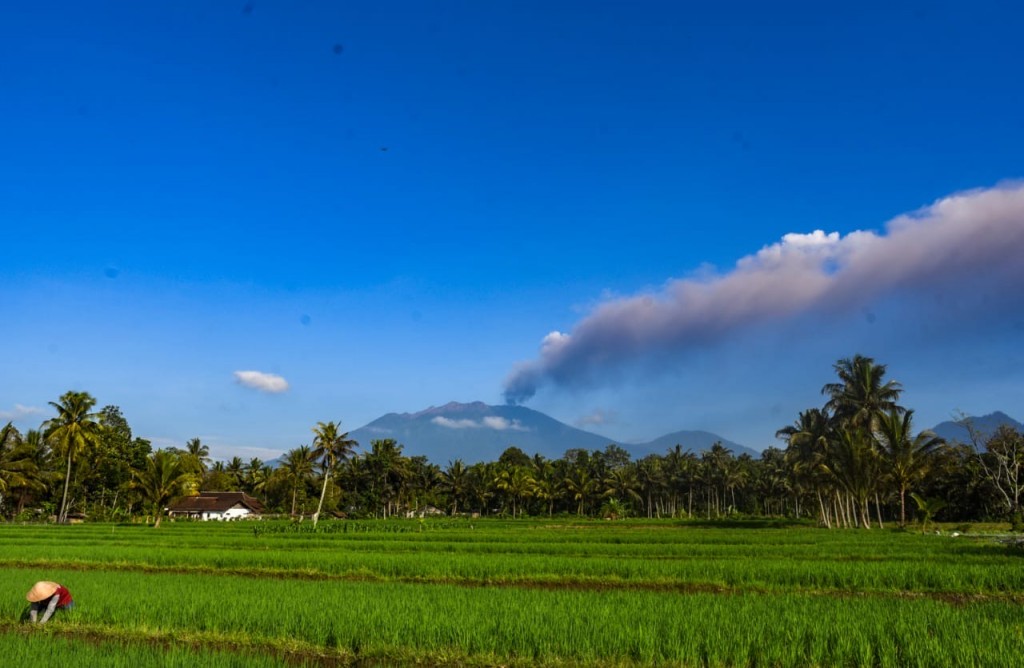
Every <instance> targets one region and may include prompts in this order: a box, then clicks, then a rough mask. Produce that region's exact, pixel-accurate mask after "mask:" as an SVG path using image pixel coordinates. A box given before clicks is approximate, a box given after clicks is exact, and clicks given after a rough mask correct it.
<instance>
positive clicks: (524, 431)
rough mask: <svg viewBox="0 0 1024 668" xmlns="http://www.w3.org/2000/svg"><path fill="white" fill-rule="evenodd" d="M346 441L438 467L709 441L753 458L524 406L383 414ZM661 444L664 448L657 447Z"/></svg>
mask: <svg viewBox="0 0 1024 668" xmlns="http://www.w3.org/2000/svg"><path fill="white" fill-rule="evenodd" d="M349 436H350V437H351V438H354V439H356V440H357V441H359V444H360V446H362V447H363V448H369V446H370V441H372V440H376V439H383V438H393V439H395V440H396V441H398V442H399V443H401V444H402V445H404V446H405V454H407V455H425V456H426V457H427V459H429V460H430V461H431V462H433V463H435V464H440V465H442V466H443V465H444V464H446V463H447V462H448V461H454V460H455V459H462V460H463V461H465V462H466V463H474V462H479V461H495V460H497V459H498V457H500V456H501V453H502V452H504V451H505V449H506V448H508V447H509V446H511V445H515V446H516V447H518V448H519V449H521V450H522V451H523V452H525V453H526V454H528V455H533V454H535V453H540V454H541V455H544V456H545V457H548V458H551V459H554V458H557V457H561V456H562V455H564V454H565V451H566V450H569V449H571V448H585V449H587V450H604V449H605V448H606V447H607V446H608V445H609V444H611V443H615V444H618V445H621V446H622V447H623V448H625V449H626V450H628V451H629V452H630V454H631V455H633V457H634V458H636V457H642V456H644V455H647V454H650V453H652V452H656V453H658V454H664V453H665V451H666V450H668V449H669V448H670V447H672V446H674V445H675V444H676V443H680V444H682V445H683V446H685V447H686V449H688V450H693V451H695V452H700V451H702V450H706V449H707V448H710V447H711V444H712V443H714V442H715V441H722V444H723V445H725V446H726V447H727V448H730V449H731V450H732V451H733V453H734V454H736V455H739V454H740V453H742V452H747V453H752V454H753V455H754V456H757V453H756V452H754V451H753V450H750V449H749V448H745V447H744V446H742V445H738V444H736V443H731V442H729V441H726V440H725V439H723V438H721V437H719V436H716V435H714V434H710V433H708V432H690V431H681V432H676V433H674V434H669V435H667V436H663V437H661V438H659V439H655V440H654V441H651V442H649V443H644V444H637V445H633V444H629V443H622V442H620V441H618V440H617V439H613V438H608V437H606V436H601V435H600V434H594V433H592V432H589V431H584V430H582V429H577V428H575V427H570V426H569V425H567V424H565V423H563V422H559V421H558V420H556V419H554V418H552V417H550V416H548V415H545V414H544V413H541V412H539V411H535V410H533V409H530V408H526V407H525V406H490V405H488V404H485V403H483V402H480V401H477V402H473V403H469V404H462V403H458V402H454V401H453V402H451V403H448V404H445V405H444V406H438V407H434V406H431V407H430V408H428V409H426V410H424V411H420V412H418V413H388V414H387V415H384V416H382V417H380V418H377V419H376V420H374V421H373V422H370V423H369V424H367V425H365V426H363V427H360V428H359V429H356V430H354V431H353V432H351V433H350V434H349ZM669 442H670V443H669ZM662 443H669V444H668V445H665V446H664V447H662Z"/></svg>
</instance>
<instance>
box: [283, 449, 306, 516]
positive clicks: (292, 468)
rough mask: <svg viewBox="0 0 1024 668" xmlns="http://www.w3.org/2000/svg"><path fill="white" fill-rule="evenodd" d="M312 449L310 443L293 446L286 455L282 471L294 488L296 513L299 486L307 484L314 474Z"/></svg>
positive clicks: (293, 498) (293, 500)
mask: <svg viewBox="0 0 1024 668" xmlns="http://www.w3.org/2000/svg"><path fill="white" fill-rule="evenodd" d="M312 452H313V451H312V450H310V449H309V446H308V445H300V446H299V447H297V448H292V449H291V450H289V451H288V452H286V453H285V455H284V460H283V461H282V462H281V467H280V469H278V470H280V471H282V472H283V475H284V479H285V480H286V481H287V482H288V485H289V486H290V487H291V490H292V512H291V514H292V515H293V516H294V515H295V504H296V502H297V501H298V495H299V487H300V486H305V484H306V481H308V480H309V479H310V477H311V476H312V475H313V462H312V461H310V460H311V459H312V457H311V455H312Z"/></svg>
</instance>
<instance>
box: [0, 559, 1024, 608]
mask: <svg viewBox="0 0 1024 668" xmlns="http://www.w3.org/2000/svg"><path fill="white" fill-rule="evenodd" d="M0 567H2V568H10V569H32V570H39V569H43V570H65V571H79V572H103V571H108V572H136V573H153V574H165V575H166V574H171V575H213V576H217V575H221V576H238V577H246V578H252V579H257V580H258V579H278V580H306V581H339V582H381V583H386V582H394V583H401V584H423V585H451V586H456V587H470V588H474V587H504V588H516V587H519V588H526V589H545V590H558V589H565V590H588V591H609V590H620V591H650V592H665V593H677V594H693V593H705V594H721V595H736V594H743V593H754V594H772V593H800V594H806V595H811V596H831V597H844V596H846V597H849V596H859V597H875V598H909V599H914V598H929V599H934V600H938V601H943V602H946V603H950V604H954V605H963V604H966V603H977V602H982V601H1005V602H1009V603H1016V604H1024V593H1022V592H1005V591H1001V592H993V593H964V592H958V591H905V590H903V591H893V590H875V591H873V590H860V591H851V590H850V589H848V588H844V589H836V588H833V589H821V588H819V589H801V588H793V587H776V588H768V587H757V586H752V585H747V586H723V585H715V584H708V583H701V582H667V581H661V582H637V581H621V580H613V579H608V578H589V579H582V578H557V577H555V578H543V577H535V578H528V577H523V578H515V579H504V580H503V579H495V578H486V579H470V578H453V577H433V578H431V577H391V578H387V577H383V576H378V575H375V574H373V573H368V572H354V573H345V574H338V573H324V572H317V571H310V570H288V569H277V570H270V569H245V568H210V567H205V566H156V565H151V564H140V563H131V562H114V563H111V562H104V563H100V562H76V561H67V560H26V561H18V560H0Z"/></svg>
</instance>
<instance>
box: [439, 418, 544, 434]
mask: <svg viewBox="0 0 1024 668" xmlns="http://www.w3.org/2000/svg"><path fill="white" fill-rule="evenodd" d="M431 422H433V423H434V424H436V425H438V426H439V427H446V428H448V429H494V430H495V431H528V430H527V428H526V427H524V426H523V425H522V424H520V422H519V420H508V419H506V418H503V417H501V416H500V415H488V416H486V417H484V418H483V419H481V420H480V421H479V422H477V421H476V420H470V419H468V418H464V419H461V420H452V419H451V418H446V417H444V416H442V415H438V416H437V417H435V418H433V419H432V420H431Z"/></svg>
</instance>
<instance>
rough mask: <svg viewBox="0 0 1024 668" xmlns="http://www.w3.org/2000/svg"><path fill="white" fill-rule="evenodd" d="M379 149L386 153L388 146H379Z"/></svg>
mask: <svg viewBox="0 0 1024 668" xmlns="http://www.w3.org/2000/svg"><path fill="white" fill-rule="evenodd" d="M380 150H381V151H383V152H384V153H387V151H388V147H387V146H381V147H380Z"/></svg>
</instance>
